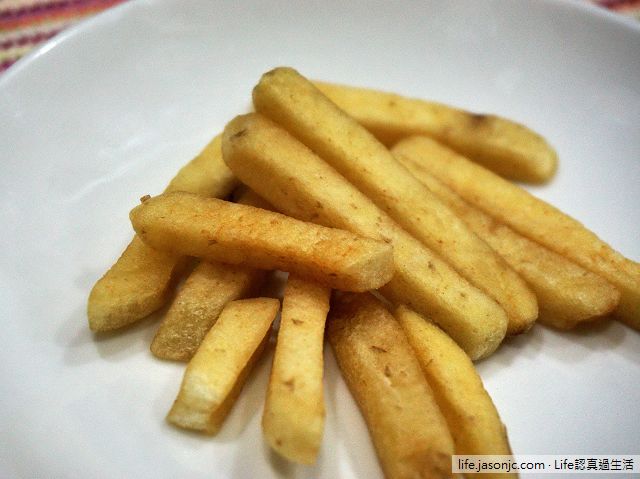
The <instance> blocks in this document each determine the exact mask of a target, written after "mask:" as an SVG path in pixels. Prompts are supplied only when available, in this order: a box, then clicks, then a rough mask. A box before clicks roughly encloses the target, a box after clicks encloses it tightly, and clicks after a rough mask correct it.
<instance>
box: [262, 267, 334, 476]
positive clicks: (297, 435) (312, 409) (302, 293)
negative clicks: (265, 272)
mask: <svg viewBox="0 0 640 479" xmlns="http://www.w3.org/2000/svg"><path fill="white" fill-rule="evenodd" d="M330 296H331V290H330V289H329V288H325V287H324V286H319V285H317V284H315V283H313V282H310V281H307V280H305V279H302V278H298V277H296V276H294V275H289V279H288V281H287V286H286V289H285V291H284V299H283V302H282V315H281V318H280V330H279V331H278V342H277V343H276V351H275V355H274V357H273V366H272V367H271V376H270V378H269V387H268V389H267V397H266V400H265V403H264V412H263V415H262V432H263V434H264V437H265V439H266V440H267V442H268V443H269V445H270V446H271V447H272V448H273V449H274V450H275V451H277V452H278V454H280V455H281V456H283V457H284V458H286V459H289V460H290V461H294V462H299V463H302V464H312V463H314V462H315V460H316V457H317V456H318V450H319V449H320V444H321V442H322V431H323V428H324V400H323V394H322V368H323V357H322V354H323V342H324V341H323V340H324V325H325V321H326V319H327V312H328V311H329V298H330Z"/></svg>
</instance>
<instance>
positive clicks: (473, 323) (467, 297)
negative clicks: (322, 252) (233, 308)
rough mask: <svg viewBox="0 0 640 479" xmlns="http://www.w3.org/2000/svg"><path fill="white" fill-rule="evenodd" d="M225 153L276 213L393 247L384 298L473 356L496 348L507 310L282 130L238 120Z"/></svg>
mask: <svg viewBox="0 0 640 479" xmlns="http://www.w3.org/2000/svg"><path fill="white" fill-rule="evenodd" d="M223 152H224V157H225V161H226V162H227V164H228V165H229V167H230V168H231V170H232V171H233V172H234V174H236V175H237V176H238V178H240V179H241V180H242V181H243V182H244V183H245V184H247V185H249V186H250V187H251V188H253V189H254V190H255V191H256V192H257V193H258V194H259V195H260V196H262V197H263V198H265V199H267V200H268V201H269V202H270V203H271V204H272V205H274V206H275V207H276V208H278V209H279V210H280V211H282V212H284V213H286V214H288V215H291V216H293V217H296V218H300V219H302V220H307V221H313V222H316V223H319V224H323V225H327V226H333V227H336V228H344V229H348V230H350V231H352V232H354V233H356V234H360V235H363V236H367V237H369V238H375V239H381V240H383V241H386V242H388V243H390V244H393V261H394V264H395V274H394V276H393V279H392V280H391V281H390V282H389V284H388V285H386V286H385V287H384V288H383V289H382V291H383V293H384V294H385V295H386V296H387V297H389V298H390V299H391V300H393V301H395V302H397V303H406V304H408V305H411V306H412V307H413V308H414V309H416V310H419V311H423V312H425V314H433V316H434V317H435V318H437V319H436V320H437V322H438V324H440V325H441V326H442V327H443V328H444V329H445V330H446V331H447V332H449V334H451V335H452V337H454V338H455V339H456V341H458V342H459V344H460V345H461V346H462V347H463V348H464V349H465V351H466V352H467V353H468V354H469V355H470V356H471V357H472V358H473V359H478V358H480V357H483V356H487V355H489V354H490V353H491V352H493V351H494V350H495V349H496V348H497V347H498V345H499V344H500V342H501V341H502V339H503V337H504V335H505V331H506V326H507V317H506V314H505V312H504V310H503V309H502V308H501V307H500V306H499V305H498V304H497V303H496V302H495V301H493V300H492V299H491V298H489V297H488V296H487V295H485V294H484V293H483V292H482V291H480V290H479V289H477V288H475V287H474V286H472V285H471V284H470V283H469V282H468V281H467V280H465V279H464V278H463V277H462V276H460V275H459V274H458V273H457V272H456V271H455V270H453V269H452V268H451V267H450V266H449V265H448V264H447V263H445V262H444V261H442V260H441V259H440V258H439V257H438V256H436V255H435V254H433V253H432V252H431V251H430V250H429V249H427V248H426V247H425V246H424V245H422V244H421V243H420V242H419V241H417V240H416V239H415V238H413V237H412V236H411V235H409V234H408V233H406V232H405V231H404V230H402V229H401V228H400V227H399V226H398V225H397V224H396V223H395V222H394V221H393V220H392V219H391V218H389V216H387V215H386V214H385V213H384V212H383V211H381V210H380V209H379V208H378V207H377V206H375V204H373V202H371V200H369V199H368V198H367V197H366V196H364V194H362V193H361V192H360V191H359V190H358V189H357V188H355V187H354V186H353V185H351V184H350V183H349V182H348V181H347V180H346V179H344V178H343V177H342V176H340V174H339V173H337V172H336V171H335V170H334V169H333V168H331V167H330V166H329V165H328V164H327V163H325V162H324V161H323V160H322V159H321V158H319V157H318V156H317V155H315V154H314V153H313V152H312V151H311V150H309V149H308V148H307V147H306V146H304V145H303V144H302V143H300V142H299V141H297V140H296V139H295V138H293V137H292V136H291V135H290V134H289V133H287V131H286V130H284V129H282V128H280V127H279V126H278V125H276V124H275V123H273V122H272V121H270V120H269V119H267V118H265V117H263V116H261V115H259V114H255V113H254V114H249V115H244V116H241V117H237V118H236V119H235V120H233V121H232V122H231V123H229V124H228V125H227V127H226V128H225V133H224V139H223ZM265 178H269V181H264V179H265Z"/></svg>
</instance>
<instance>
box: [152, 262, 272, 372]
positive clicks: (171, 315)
mask: <svg viewBox="0 0 640 479" xmlns="http://www.w3.org/2000/svg"><path fill="white" fill-rule="evenodd" d="M264 276H265V271H262V270H258V269H253V268H249V267H247V266H234V265H229V264H223V263H207V262H204V261H203V262H201V263H199V264H198V265H197V266H196V267H195V269H194V270H193V271H192V272H191V274H190V275H189V277H188V278H187V280H186V281H185V283H184V284H183V285H182V288H180V290H179V291H178V294H177V295H176V297H175V299H174V300H173V302H172V303H171V306H170V308H169V310H168V311H167V314H166V315H165V317H164V319H163V320H162V323H161V324H160V328H159V329H158V331H157V332H156V335H155V337H154V338H153V342H152V343H151V352H152V353H153V354H154V355H155V356H157V357H159V358H162V359H173V360H176V361H188V360H189V359H191V357H192V356H193V355H194V354H195V352H196V350H197V349H198V346H199V345H200V343H201V342H202V339H203V338H204V336H205V335H206V334H207V331H209V329H211V326H212V325H213V324H214V323H215V321H216V319H218V316H219V315H220V312H221V311H222V308H224V306H225V305H226V304H227V303H228V302H230V301H233V300H235V299H239V298H242V297H246V296H248V295H249V294H251V292H253V291H255V290H256V289H257V288H258V287H259V285H260V284H261V283H262V281H263V280H264Z"/></svg>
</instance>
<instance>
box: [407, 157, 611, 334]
mask: <svg viewBox="0 0 640 479" xmlns="http://www.w3.org/2000/svg"><path fill="white" fill-rule="evenodd" d="M398 159H399V160H400V161H401V162H402V163H403V164H404V165H405V166H406V167H407V168H408V169H409V170H410V171H411V172H412V173H413V174H414V175H415V176H416V178H418V179H420V181H422V182H423V183H424V184H425V185H426V186H427V187H428V188H429V189H430V190H431V191H432V192H433V193H434V194H436V195H437V196H438V197H439V198H440V199H441V200H442V201H443V202H444V203H446V204H447V205H448V206H449V207H450V208H451V209H452V210H454V211H455V212H456V213H457V214H458V215H459V216H460V218H462V219H463V220H464V221H465V222H466V223H467V224H468V225H469V227H470V228H472V229H473V230H474V231H475V232H476V234H477V235H478V236H480V237H481V238H482V239H484V240H485V241H486V242H487V243H488V244H489V245H490V246H491V247H492V248H494V249H495V250H496V251H497V252H498V253H499V254H500V255H502V257H503V258H504V259H505V260H506V261H507V263H509V264H510V265H511V266H512V267H513V269H515V270H516V271H517V272H518V273H519V274H521V275H522V277H523V278H524V279H525V280H526V281H527V282H528V283H529V285H530V286H531V288H532V289H533V291H534V292H535V294H536V296H537V297H538V305H539V307H540V314H539V315H538V321H540V322H542V323H544V324H547V325H549V326H553V327H555V328H559V329H571V328H573V327H575V326H576V325H577V324H578V323H581V322H585V321H591V320H594V319H597V318H600V317H602V316H604V315H606V314H608V313H610V312H611V311H613V309H614V308H615V307H616V306H617V304H618V301H619V300H620V292H619V291H618V289H617V288H616V287H615V286H613V285H612V284H611V283H609V282H607V281H606V280H605V279H604V278H602V277H601V276H599V275H597V274H595V273H592V272H591V271H588V270H586V269H584V268H582V267H580V266H578V265H577V264H575V263H574V262H573V261H569V260H568V259H567V258H565V257H564V256H561V255H559V254H558V253H555V252H553V251H551V250H550V249H547V248H545V247H544V246H541V245H539V244H538V243H536V242H535V241H531V240H530V239H528V238H526V237H525V236H522V235H521V234H519V233H517V232H515V231H514V230H512V229H511V228H510V227H508V226H506V225H503V224H501V223H499V222H497V221H496V220H494V219H493V218H492V217H491V216H489V215H488V214H486V213H484V212H483V211H481V210H479V209H477V208H475V207H473V206H471V205H470V204H469V203H467V202H466V201H464V200H463V199H462V198H460V196H458V195H457V194H456V193H454V192H453V191H452V190H451V189H449V188H448V187H447V186H446V185H444V184H443V183H441V182H440V181H438V180H437V179H436V178H434V177H433V176H431V175H430V174H429V173H428V172H427V171H426V169H425V168H424V166H423V165H421V164H419V163H417V162H414V161H413V160H411V159H410V158H407V157H405V156H404V155H402V154H398Z"/></svg>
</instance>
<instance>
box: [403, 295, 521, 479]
mask: <svg viewBox="0 0 640 479" xmlns="http://www.w3.org/2000/svg"><path fill="white" fill-rule="evenodd" d="M394 316H395V317H396V319H397V320H398V322H399V323H400V325H401V326H402V329H403V330H404V332H405V334H406V336H407V339H408V340H409V343H410V344H411V346H412V347H413V350H414V351H415V353H416V356H417V357H418V361H419V362H420V365H421V366H422V370H423V371H424V374H425V375H426V377H427V382H428V383H429V385H430V386H431V389H432V390H433V394H434V396H435V398H436V402H437V403H438V406H439V407H440V410H441V411H442V414H443V415H444V417H445V419H446V421H447V424H448V426H449V431H451V435H452V436H453V441H454V443H455V450H456V452H455V453H456V454H459V455H476V454H495V455H510V454H511V448H510V446H509V440H508V438H507V431H506V429H505V427H504V425H503V424H502V421H501V420H500V416H499V415H498V411H497V410H496V407H495V405H494V404H493V401H492V400H491V397H490V396H489V394H488V393H487V391H486V390H485V389H484V386H483V385H482V380H481V379H480V376H479V375H478V373H477V372H476V369H475V368H474V366H473V363H472V362H471V360H470V359H469V357H468V356H467V355H466V354H465V353H464V351H463V350H462V349H460V347H459V346H458V345H457V344H456V343H455V341H453V340H452V339H451V338H450V337H449V336H447V334H446V333H445V332H443V331H442V330H441V329H440V328H438V327H437V326H436V325H435V324H433V323H431V322H430V321H428V320H426V319H425V318H423V317H422V316H420V315H419V314H417V313H415V312H414V311H412V310H410V309H409V308H406V307H404V306H400V307H399V308H398V309H396V311H395V313H394ZM484 476H485V474H483V477H484ZM516 476H517V474H510V475H506V476H503V475H502V474H493V475H490V476H487V477H516Z"/></svg>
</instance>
